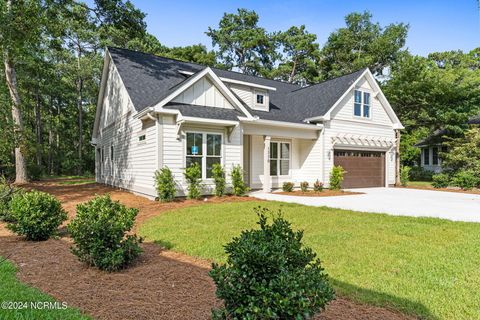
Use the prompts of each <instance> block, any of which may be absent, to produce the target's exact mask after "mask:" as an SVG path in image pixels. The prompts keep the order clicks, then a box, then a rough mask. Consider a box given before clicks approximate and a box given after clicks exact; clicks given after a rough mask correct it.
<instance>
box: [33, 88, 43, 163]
mask: <svg viewBox="0 0 480 320" xmlns="http://www.w3.org/2000/svg"><path fill="white" fill-rule="evenodd" d="M35 133H36V138H37V147H36V157H37V166H41V165H42V151H43V150H42V149H43V139H42V114H41V106H40V93H39V88H38V86H37V92H36V93H35Z"/></svg>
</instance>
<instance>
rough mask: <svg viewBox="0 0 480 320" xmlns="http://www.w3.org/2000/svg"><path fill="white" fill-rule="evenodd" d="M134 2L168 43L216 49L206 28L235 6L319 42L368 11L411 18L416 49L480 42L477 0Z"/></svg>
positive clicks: (390, 18) (377, 16)
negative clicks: (302, 28) (304, 32)
mask: <svg viewBox="0 0 480 320" xmlns="http://www.w3.org/2000/svg"><path fill="white" fill-rule="evenodd" d="M131 1H132V2H133V3H134V5H135V6H136V7H137V8H139V9H141V10H142V11H143V12H145V13H146V14H147V17H146V21H147V30H148V32H149V33H151V34H153V35H155V36H156V37H157V38H158V39H159V40H160V42H161V43H162V44H164V45H166V46H169V47H172V46H185V45H191V44H198V43H202V44H204V45H206V46H207V48H209V49H210V48H212V43H211V40H210V38H209V37H207V36H206V35H205V32H206V31H207V30H208V27H209V26H211V27H212V28H217V27H218V22H219V21H220V19H221V18H222V16H223V14H224V13H225V12H228V13H232V12H235V11H236V9H237V8H247V9H250V10H255V11H256V12H257V13H258V14H259V16H260V21H259V25H260V26H261V27H264V28H265V29H266V30H267V31H270V32H272V31H282V30H287V29H288V28H289V27H291V26H293V25H296V26H299V25H302V24H304V25H305V26H306V28H307V30H308V31H309V32H310V33H315V34H316V35H317V36H318V39H317V40H318V42H319V43H320V44H321V45H323V44H324V43H325V41H326V40H327V38H328V35H329V34H330V33H331V32H332V31H334V30H336V29H338V28H341V27H343V26H344V25H345V22H344V17H345V15H347V14H348V13H350V12H354V11H357V12H362V11H364V10H368V11H370V12H371V13H372V14H373V21H378V22H379V23H380V24H381V25H382V26H385V25H388V24H390V23H398V22H404V23H408V24H409V25H410V30H409V33H408V38H407V45H406V46H407V47H408V48H409V50H410V52H412V53H413V54H419V55H423V56H425V55H427V54H428V53H430V52H436V51H447V50H458V49H461V50H463V51H469V50H471V49H473V48H476V47H479V46H480V15H479V5H478V2H477V0H435V1H434V0H416V1H412V0H400V1H398V0H397V1H388V0H383V1H382V0H356V1H350V0H318V1H310V0H301V1H285V0H271V1H267V0H265V1H258V0H257V1H254V0H250V1H229V0H224V1H220V0H216V1H213V0H212V1H210V0H197V1H178V0H177V1H158V0H156V1H155V0H131Z"/></svg>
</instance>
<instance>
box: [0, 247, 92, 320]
mask: <svg viewBox="0 0 480 320" xmlns="http://www.w3.org/2000/svg"><path fill="white" fill-rule="evenodd" d="M52 254H54V253H52ZM0 261H3V262H2V263H0V304H1V305H0V319H2V320H17V319H22V320H30V319H31V320H36V319H42V320H57V319H58V320H88V319H90V317H88V316H85V315H83V314H82V313H81V312H80V311H79V310H78V309H74V308H70V307H67V308H66V309H62V302H58V303H57V305H58V307H59V309H54V308H53V309H48V308H47V309H42V304H41V303H43V302H52V303H54V302H55V299H53V298H52V297H51V296H49V295H47V294H45V293H42V292H41V291H40V290H38V289H36V288H32V287H29V286H28V285H26V284H24V283H22V282H20V281H19V280H18V279H17V278H16V276H15V274H16V272H17V269H16V268H15V266H14V265H13V264H12V263H11V262H10V261H4V260H3V258H2V257H1V256H0ZM10 302H12V303H10ZM14 302H16V304H13V303H14ZM18 302H21V303H20V304H18ZM31 302H34V303H37V302H39V303H40V304H38V305H37V304H34V307H32V305H31V304H30V303H31ZM35 307H36V308H38V309H35ZM10 308H12V309H10ZM15 308H16V310H15Z"/></svg>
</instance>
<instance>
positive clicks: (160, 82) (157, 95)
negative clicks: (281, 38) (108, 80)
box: [108, 47, 365, 123]
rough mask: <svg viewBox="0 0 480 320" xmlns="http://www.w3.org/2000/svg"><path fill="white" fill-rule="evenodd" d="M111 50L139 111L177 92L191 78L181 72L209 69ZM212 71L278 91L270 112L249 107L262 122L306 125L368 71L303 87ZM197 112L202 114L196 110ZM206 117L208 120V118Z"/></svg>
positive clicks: (131, 52) (271, 103)
mask: <svg viewBox="0 0 480 320" xmlns="http://www.w3.org/2000/svg"><path fill="white" fill-rule="evenodd" d="M108 51H109V52H110V55H111V57H112V60H113V62H114V64H115V66H116V68H117V70H118V72H119V74H120V77H121V78H122V80H123V83H124V84H125V87H126V88H127V91H128V94H129V95H130V98H131V99H132V102H133V104H134V107H135V109H136V110H137V111H141V110H143V109H145V108H147V107H150V106H153V105H155V104H156V103H158V102H160V101H161V100H162V99H163V98H165V97H167V96H168V95H169V94H170V93H172V92H173V91H175V89H176V87H178V85H179V84H180V83H182V82H183V81H185V80H186V79H187V78H188V75H184V74H182V73H180V72H179V71H180V70H182V71H189V72H193V73H197V72H199V71H201V70H203V69H204V68H205V66H202V65H199V64H195V63H189V62H182V61H178V60H174V59H168V58H164V57H159V56H155V55H151V54H146V53H142V52H138V51H132V50H127V49H120V48H112V47H109V48H108ZM212 70H213V72H215V74H216V75H217V76H219V77H224V78H230V79H234V80H238V81H245V82H252V83H255V84H259V85H264V86H270V87H274V88H276V91H270V93H269V97H270V111H269V112H265V111H257V110H253V109H251V108H249V107H247V109H248V110H249V111H250V113H251V114H253V115H255V116H258V117H260V118H261V119H265V120H276V121H286V122H297V123H298V122H303V120H304V119H305V118H310V117H316V116H322V115H324V114H325V113H326V112H327V111H328V110H329V109H330V108H331V107H332V106H333V104H334V103H335V102H336V101H337V100H338V99H339V98H340V97H341V96H342V95H343V93H344V92H345V91H346V90H347V89H348V88H349V87H350V85H351V84H352V83H353V82H354V81H355V80H357V79H358V77H359V76H360V75H361V74H362V73H363V72H364V71H365V69H362V70H359V71H356V72H354V73H351V74H348V75H345V76H342V77H338V78H335V79H332V80H328V81H325V82H322V83H319V84H315V85H312V86H309V87H304V88H302V87H300V86H298V85H294V84H289V83H285V82H281V81H277V80H270V79H265V78H261V77H255V76H250V75H245V74H242V73H238V72H233V71H226V70H221V69H216V68H212ZM197 107H198V106H197ZM177 108H179V109H178V110H180V108H181V111H180V112H181V113H182V114H184V112H185V113H188V112H190V114H199V113H198V112H200V111H205V112H209V110H207V109H197V108H192V110H188V108H187V107H186V106H185V105H183V106H180V105H178V104H177ZM194 109H195V110H198V111H193V110H194ZM235 112H236V111H235ZM213 113H215V116H217V117H219V116H221V115H220V113H218V112H213ZM185 115H186V114H185ZM212 115H213V114H212ZM192 116H193V115H192ZM224 116H226V117H228V116H229V115H227V114H224ZM204 118H207V117H206V116H204ZM213 119H218V118H213ZM222 119H226V118H222Z"/></svg>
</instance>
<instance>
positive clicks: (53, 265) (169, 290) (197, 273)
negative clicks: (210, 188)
mask: <svg viewBox="0 0 480 320" xmlns="http://www.w3.org/2000/svg"><path fill="white" fill-rule="evenodd" d="M26 187H28V188H35V189H39V190H42V191H45V192H49V193H52V194H54V195H56V196H57V197H58V198H59V199H60V200H61V201H62V203H63V205H64V207H65V209H66V210H68V212H69V217H70V218H71V217H73V216H74V214H75V206H76V204H78V203H80V202H84V201H87V200H89V199H91V198H93V196H94V194H95V193H97V194H104V193H110V194H111V195H112V198H113V199H116V200H120V201H121V202H122V203H124V204H125V205H127V206H130V207H137V208H139V209H140V212H139V216H138V219H137V225H138V224H140V223H142V221H144V220H145V219H148V218H150V217H153V216H155V215H158V214H161V213H162V212H164V211H166V210H170V209H175V208H181V207H186V206H194V205H201V204H202V203H203V201H191V200H186V201H177V202H173V203H166V204H164V203H158V202H154V201H150V200H148V199H146V198H143V197H139V196H135V195H133V194H131V193H128V192H125V191H122V190H117V189H112V188H110V187H106V186H104V185H99V184H88V185H80V186H75V185H73V186H72V185H70V186H69V185H58V184H56V183H55V182H50V181H49V182H40V183H34V184H29V185H26ZM251 200H255V201H258V199H250V198H238V197H225V198H220V199H219V198H209V199H208V200H207V201H211V202H226V201H251ZM70 246H71V239H70V238H69V237H68V236H67V235H65V234H64V235H63V236H62V237H60V238H59V239H50V240H48V241H43V242H29V241H25V240H23V239H22V238H20V237H17V236H14V235H12V234H11V233H10V232H9V231H8V230H6V229H5V226H4V225H3V224H1V223H0V256H3V257H9V260H11V261H13V262H14V263H15V264H16V265H17V266H18V269H19V271H18V277H19V279H20V280H21V281H22V282H25V283H27V284H30V285H32V286H34V287H36V288H39V289H40V290H42V291H43V292H46V293H48V294H50V295H52V296H53V297H54V298H55V299H57V300H58V301H61V302H66V303H67V304H68V306H71V307H77V308H79V309H80V310H82V311H83V312H85V313H86V314H89V315H91V316H92V317H94V318H96V319H112V320H113V319H122V320H123V319H167V320H168V319H210V316H211V309H212V308H215V307H218V306H219V305H220V304H221V302H220V301H219V300H217V299H216V298H215V285H214V283H213V282H212V280H211V279H210V277H209V276H208V270H209V267H210V262H209V261H205V260H200V259H195V258H192V257H189V256H186V255H183V254H180V253H176V252H172V251H168V250H163V249H162V248H160V247H159V246H157V245H155V244H153V243H143V244H142V248H143V250H144V252H143V254H142V255H141V256H140V258H139V259H138V261H137V262H136V263H135V264H134V265H133V266H132V267H130V268H128V269H126V270H123V271H120V272H116V273H105V272H102V271H99V270H96V269H94V268H89V267H87V266H86V265H84V264H82V263H80V262H79V261H78V260H77V258H76V257H75V256H74V255H73V254H72V253H71V252H70ZM315 319H317V320H320V319H324V320H338V319H365V320H367V319H368V320H377V319H378V320H403V319H413V318H411V317H407V316H405V315H403V314H400V313H398V312H396V311H391V310H389V309H385V308H379V307H373V306H369V305H363V304H357V303H354V302H352V301H349V300H347V299H343V298H338V299H337V300H335V301H333V302H332V303H331V304H330V305H329V306H328V307H327V310H326V311H325V312H324V313H322V314H321V315H319V316H316V317H315Z"/></svg>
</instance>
